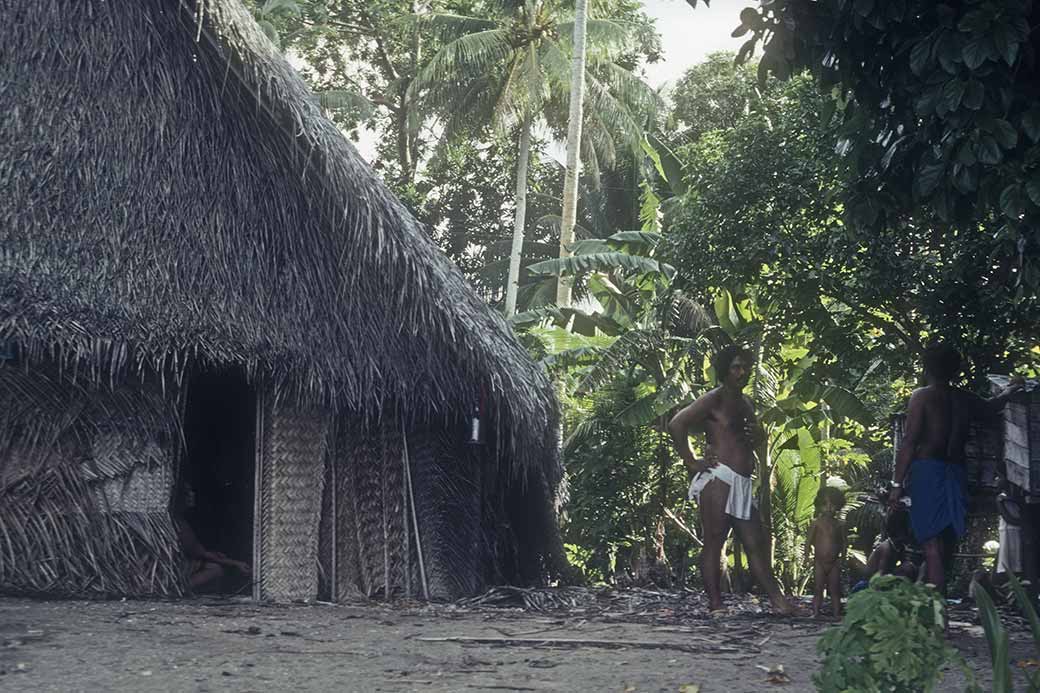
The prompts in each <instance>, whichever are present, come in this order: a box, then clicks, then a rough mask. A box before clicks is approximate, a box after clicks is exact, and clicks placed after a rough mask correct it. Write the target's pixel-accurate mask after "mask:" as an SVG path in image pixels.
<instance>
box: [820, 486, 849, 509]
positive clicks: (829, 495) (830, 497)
mask: <svg viewBox="0 0 1040 693" xmlns="http://www.w3.org/2000/svg"><path fill="white" fill-rule="evenodd" d="M828 502H829V503H830V504H831V505H833V506H834V509H835V510H841V509H842V508H844V507H845V492H844V491H842V490H841V489H840V488H835V487H834V486H822V487H820V490H819V492H818V493H817V494H816V500H815V501H814V502H813V505H815V506H816V509H817V510H819V509H820V508H822V507H823V506H824V505H825V504H827V503H828Z"/></svg>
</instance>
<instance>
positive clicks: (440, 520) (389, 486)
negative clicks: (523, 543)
mask: <svg viewBox="0 0 1040 693" xmlns="http://www.w3.org/2000/svg"><path fill="white" fill-rule="evenodd" d="M456 429H459V427H453V426H451V425H447V424H441V425H439V426H432V427H422V428H419V429H417V430H415V429H413V430H404V429H402V427H401V426H400V424H399V423H397V422H395V421H394V420H392V419H384V420H382V421H379V422H372V423H369V424H368V425H362V424H360V423H356V422H345V423H343V424H342V425H341V426H340V428H339V430H338V431H337V434H336V437H335V440H336V444H335V448H334V452H333V454H331V455H330V456H329V467H330V469H329V470H327V472H326V475H327V476H326V481H327V483H329V484H331V485H333V486H334V490H330V491H329V492H328V493H326V494H325V498H324V503H323V507H324V510H323V513H324V515H323V519H322V524H321V527H322V531H321V548H322V550H321V555H320V559H319V563H320V572H321V574H322V575H323V576H324V577H323V591H322V594H323V595H327V596H328V598H330V599H333V600H349V599H351V598H353V597H358V596H363V597H367V598H379V599H396V598H401V597H403V598H430V599H454V598H458V597H462V596H469V595H472V594H474V593H476V592H477V591H478V590H479V589H480V588H481V587H482V586H483V584H484V565H483V560H482V558H483V557H484V556H485V555H486V553H485V551H484V548H485V547H484V544H483V541H484V540H483V534H482V529H481V528H482V502H483V498H484V493H483V489H482V475H481V469H480V466H479V465H478V464H477V463H476V462H475V458H474V456H473V455H472V454H471V453H470V451H469V449H468V448H466V447H465V446H464V445H461V444H460V442H459V439H460V438H461V434H460V430H461V429H460V430H456Z"/></svg>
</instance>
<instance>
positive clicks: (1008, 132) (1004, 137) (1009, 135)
mask: <svg viewBox="0 0 1040 693" xmlns="http://www.w3.org/2000/svg"><path fill="white" fill-rule="evenodd" d="M990 132H992V133H993V136H994V137H996V139H997V142H999V143H1000V146H1002V147H1003V148H1004V149H1014V148H1015V145H1017V144H1018V132H1016V131H1015V128H1013V127H1012V126H1011V123H1009V122H1007V121H1006V120H1004V119H1003V118H997V119H995V120H994V121H993V126H992V127H991V128H990Z"/></svg>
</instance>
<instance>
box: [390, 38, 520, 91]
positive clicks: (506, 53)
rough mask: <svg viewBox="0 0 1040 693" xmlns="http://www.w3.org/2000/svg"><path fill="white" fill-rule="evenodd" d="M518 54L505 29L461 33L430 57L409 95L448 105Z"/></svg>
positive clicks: (413, 83) (410, 87)
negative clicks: (469, 87) (474, 83)
mask: <svg viewBox="0 0 1040 693" xmlns="http://www.w3.org/2000/svg"><path fill="white" fill-rule="evenodd" d="M515 54H516V50H515V48H514V47H513V45H512V43H511V42H510V36H509V32H508V31H507V30H505V29H488V30H486V31H478V32H476V33H472V34H467V35H465V36H461V37H459V38H457V39H455V40H454V41H452V42H451V43H449V44H447V45H446V46H444V47H443V48H441V49H440V50H439V51H437V54H436V55H435V56H434V57H433V59H431V60H430V62H429V64H428V65H427V66H426V67H425V68H423V69H422V70H421V71H420V72H419V74H418V75H416V77H415V80H414V81H413V82H412V84H411V85H410V86H409V88H408V92H409V96H410V98H414V99H418V98H422V99H423V100H424V101H425V102H426V103H428V104H429V105H431V106H434V107H439V108H449V107H450V106H451V105H452V102H453V101H455V100H457V99H458V98H459V96H460V95H461V94H462V93H464V92H465V87H466V85H467V84H468V83H469V82H471V81H474V80H481V79H483V78H486V76H487V75H488V74H490V73H492V72H494V69H493V68H494V67H496V66H500V65H502V64H505V63H506V62H507V61H509V60H510V59H511V58H512V57H514V56H515Z"/></svg>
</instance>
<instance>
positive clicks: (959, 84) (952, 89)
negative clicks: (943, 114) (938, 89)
mask: <svg viewBox="0 0 1040 693" xmlns="http://www.w3.org/2000/svg"><path fill="white" fill-rule="evenodd" d="M964 90H965V85H964V82H963V81H962V80H960V79H958V78H956V77H955V78H953V79H951V80H950V81H948V82H947V83H946V84H945V85H944V86H943V94H942V98H943V100H942V103H943V105H944V106H945V107H946V109H947V110H949V111H956V110H957V109H958V108H960V107H961V99H963V98H964Z"/></svg>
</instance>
